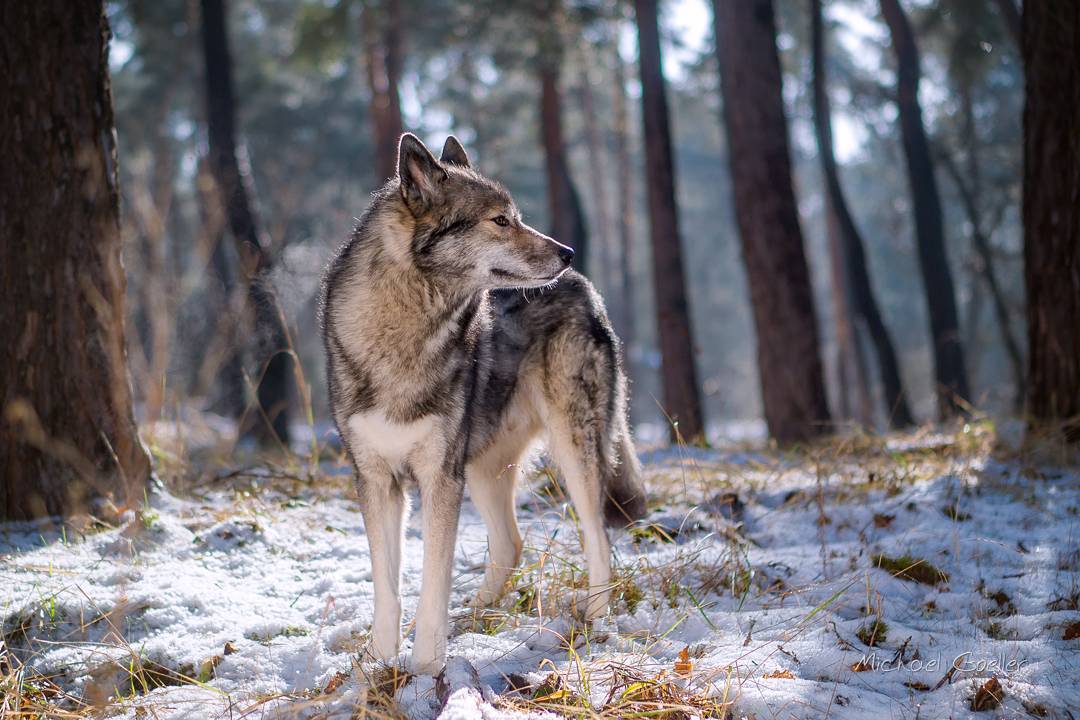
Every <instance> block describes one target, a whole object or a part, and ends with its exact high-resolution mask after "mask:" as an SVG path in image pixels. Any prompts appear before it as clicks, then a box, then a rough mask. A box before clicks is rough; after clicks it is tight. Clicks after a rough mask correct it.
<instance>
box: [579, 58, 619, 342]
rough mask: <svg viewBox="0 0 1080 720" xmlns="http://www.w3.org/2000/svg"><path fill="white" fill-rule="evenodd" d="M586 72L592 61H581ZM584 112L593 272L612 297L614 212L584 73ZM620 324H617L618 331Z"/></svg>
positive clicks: (588, 76)
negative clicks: (593, 219) (592, 213)
mask: <svg viewBox="0 0 1080 720" xmlns="http://www.w3.org/2000/svg"><path fill="white" fill-rule="evenodd" d="M582 60H583V64H584V65H585V66H586V68H587V64H588V62H589V58H587V57H585V58H582ZM581 112H582V115H584V116H585V148H586V152H587V153H588V158H589V184H590V185H592V197H593V203H594V205H595V212H596V233H595V235H594V236H593V237H594V239H595V241H596V244H597V249H598V250H599V252H598V253H597V260H599V266H598V267H597V268H595V270H594V271H593V273H592V274H593V280H594V281H599V285H600V286H601V287H602V288H603V289H604V292H605V294H606V293H610V292H611V291H612V289H613V288H614V287H615V282H614V281H613V280H614V275H615V272H614V258H613V250H614V248H613V247H612V245H613V239H612V237H611V236H612V232H611V212H610V210H609V207H608V189H607V177H608V174H607V172H605V168H604V151H603V142H602V141H601V139H600V129H599V127H597V124H596V100H595V98H594V97H593V91H592V77H591V73H590V72H589V71H588V70H587V69H584V70H583V71H582V82H581ZM610 309H611V310H614V312H612V316H613V317H614V316H618V315H621V313H622V312H623V308H614V307H611V308H610ZM620 325H621V321H620V322H617V323H615V326H616V327H619V326H620Z"/></svg>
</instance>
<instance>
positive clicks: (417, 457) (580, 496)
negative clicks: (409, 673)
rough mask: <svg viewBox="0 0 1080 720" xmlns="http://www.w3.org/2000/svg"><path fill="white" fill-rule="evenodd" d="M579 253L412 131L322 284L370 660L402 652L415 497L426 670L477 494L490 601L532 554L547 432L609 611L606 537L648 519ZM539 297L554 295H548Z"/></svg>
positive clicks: (419, 618) (461, 155) (419, 635)
mask: <svg viewBox="0 0 1080 720" xmlns="http://www.w3.org/2000/svg"><path fill="white" fill-rule="evenodd" d="M573 255H574V251H573V250H572V249H571V248H569V247H566V246H565V245H561V244H559V243H558V242H556V241H555V240H553V239H551V238H549V237H547V236H546V235H543V234H541V233H539V232H537V231H536V230H534V229H533V228H531V227H529V226H528V225H526V224H524V223H523V222H522V221H521V213H520V212H518V209H517V207H515V205H514V201H513V199H512V198H511V197H510V194H509V193H508V192H507V191H506V190H505V189H504V188H503V187H502V186H500V185H499V184H497V183H495V182H493V181H491V180H489V179H487V178H485V177H483V176H482V175H480V174H479V173H478V172H476V171H475V170H474V169H472V168H471V167H470V165H469V160H468V157H467V156H466V154H465V150H464V149H463V148H462V147H461V144H460V143H459V142H458V141H457V139H455V138H454V137H453V136H451V137H450V138H448V139H447V141H446V144H445V146H444V147H443V151H442V157H441V158H440V159H438V160H436V159H435V157H434V156H433V155H432V154H431V153H430V152H429V151H428V149H427V148H426V147H425V146H424V144H423V143H422V142H421V141H420V140H419V139H418V138H417V137H416V136H415V135H411V134H405V135H403V136H402V138H401V142H400V144H399V146H398V175H397V177H395V178H393V179H391V180H390V181H389V182H388V183H387V184H386V185H384V186H383V187H382V188H381V189H380V190H378V191H377V192H376V193H375V194H374V196H373V199H372V202H371V205H370V207H369V208H368V210H367V212H365V213H364V216H363V218H361V220H360V221H359V224H358V225H357V227H356V230H355V232H354V233H353V234H352V236H351V238H350V239H349V240H348V241H346V242H345V243H344V244H343V245H342V246H341V248H340V249H339V250H338V253H337V255H336V256H335V257H334V258H333V260H331V262H330V264H329V266H328V268H327V271H326V274H325V276H324V279H323V297H322V329H323V340H324V343H325V346H326V355H327V376H328V380H329V387H330V405H331V408H332V410H333V415H334V421H335V422H336V423H337V428H338V431H339V433H340V434H341V439H342V442H343V443H344V445H345V448H346V450H347V452H348V454H349V457H350V458H351V459H352V462H353V464H354V465H355V468H356V486H357V490H358V492H359V495H360V507H361V511H362V513H363V516H364V526H365V530H366V532H367V538H368V544H369V546H370V548H371V569H372V579H373V582H374V586H375V588H374V589H375V617H374V620H373V622H372V638H371V653H372V654H373V655H374V656H375V658H377V659H380V660H384V661H389V660H391V659H392V658H394V657H395V656H396V655H397V653H398V645H399V642H400V639H401V638H400V636H401V601H400V599H399V595H398V584H399V580H400V563H401V541H402V525H403V521H404V517H405V514H406V512H407V511H408V503H407V499H406V495H405V492H404V491H405V489H406V488H408V487H410V486H412V485H413V484H415V485H418V486H419V494H420V505H421V509H422V513H423V543H424V563H423V577H422V581H421V588H420V601H419V606H418V608H417V612H416V639H415V642H414V644H413V653H412V667H413V669H414V671H416V672H420V673H429V674H433V673H436V672H438V671H439V670H440V669H441V668H442V666H443V664H444V663H445V660H446V643H447V631H448V627H447V605H448V603H449V596H450V578H451V570H452V567H453V559H454V545H455V538H456V535H457V524H458V514H459V512H460V509H461V498H462V492H463V489H464V486H465V485H466V484H468V486H469V493H470V496H471V497H472V500H473V502H474V503H475V504H476V507H477V509H478V510H479V511H480V514H481V516H482V517H483V519H484V523H485V525H486V526H487V531H488V554H489V564H488V566H487V569H486V572H485V574H484V579H483V583H482V586H481V589H480V592H479V595H478V596H477V598H476V603H477V604H479V605H487V604H490V603H492V602H494V601H496V600H498V599H499V597H500V596H501V595H502V594H503V592H504V590H505V586H506V584H507V581H508V579H509V577H510V573H511V572H512V571H513V569H514V567H515V566H516V565H517V562H518V560H519V559H520V556H521V536H520V534H519V533H518V527H517V520H516V518H515V517H514V492H515V485H516V482H517V478H518V475H519V473H520V463H521V462H522V461H523V460H524V459H525V455H526V451H527V450H528V448H529V446H530V445H531V444H532V443H533V442H534V440H536V439H537V438H539V437H545V438H546V440H547V442H548V447H549V450H550V452H551V455H552V457H553V458H554V460H555V461H556V463H557V464H558V466H559V468H560V469H561V470H562V473H563V476H564V478H565V481H566V487H567V490H568V492H569V494H570V498H571V500H572V501H573V503H574V506H575V508H576V510H577V515H578V518H579V520H580V524H581V529H582V534H583V538H584V546H585V548H584V549H585V554H586V556H587V561H588V562H587V565H588V572H589V595H588V597H587V599H586V602H585V607H584V615H585V617H586V619H593V618H596V617H598V616H600V615H602V614H603V613H604V612H605V611H606V608H607V604H608V598H609V594H610V587H609V585H610V582H611V559H610V546H609V544H608V538H607V535H606V532H605V529H604V520H605V517H606V520H607V523H608V525H611V526H619V525H626V524H627V523H629V522H630V521H632V520H634V519H637V518H639V517H640V516H641V515H642V514H643V513H644V510H645V494H644V490H643V487H642V484H641V480H640V474H641V468H640V465H639V463H638V459H637V455H636V454H635V452H634V446H633V443H632V441H631V438H630V432H629V428H628V424H627V417H626V405H627V400H626V393H627V388H626V379H625V377H624V375H623V371H622V368H621V365H620V350H619V341H618V339H617V338H616V337H615V334H614V333H613V331H612V329H611V325H610V324H609V322H608V319H607V315H606V314H605V312H604V305H603V301H602V300H601V299H600V296H599V294H598V293H597V292H596V289H595V288H593V286H592V285H591V284H590V283H589V281H588V280H586V279H585V278H584V277H583V276H581V275H579V274H578V273H576V272H574V271H573V270H571V269H569V266H570V260H571V258H572V257H573ZM540 289H542V290H543V291H542V292H541V290H540Z"/></svg>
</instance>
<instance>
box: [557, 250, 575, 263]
mask: <svg viewBox="0 0 1080 720" xmlns="http://www.w3.org/2000/svg"><path fill="white" fill-rule="evenodd" d="M559 259H560V260H562V261H563V262H564V263H566V264H567V265H569V264H570V261H571V260H573V259H574V248H569V247H561V248H559Z"/></svg>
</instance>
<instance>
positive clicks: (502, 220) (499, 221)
mask: <svg viewBox="0 0 1080 720" xmlns="http://www.w3.org/2000/svg"><path fill="white" fill-rule="evenodd" d="M491 222H493V223H495V224H496V225H498V226H499V227H510V219H509V218H507V217H506V216H505V215H496V216H495V217H493V218H491Z"/></svg>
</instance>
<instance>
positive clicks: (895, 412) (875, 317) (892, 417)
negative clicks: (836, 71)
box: [811, 0, 914, 428]
mask: <svg viewBox="0 0 1080 720" xmlns="http://www.w3.org/2000/svg"><path fill="white" fill-rule="evenodd" d="M811 2H812V7H811V11H812V12H811V26H812V28H811V45H812V57H811V62H812V65H813V80H812V82H813V106H814V131H815V135H816V137H817V145H818V157H820V158H821V171H822V174H823V175H824V176H825V191H826V194H827V195H828V198H829V202H830V203H831V206H832V209H833V212H834V213H835V215H836V221H837V224H838V226H839V228H838V229H839V231H840V238H841V242H842V246H843V253H844V266H845V268H846V277H847V280H848V282H849V283H850V290H851V292H850V295H849V297H850V298H851V304H852V312H853V313H854V314H855V315H857V316H858V317H860V318H861V319H862V320H863V322H864V323H865V325H866V330H867V332H868V333H869V334H870V340H871V341H872V343H873V345H874V351H875V353H876V355H877V361H878V375H879V377H880V379H881V387H882V392H883V393H884V396H885V411H886V412H885V414H886V417H887V418H888V421H889V426H890V427H893V428H902V427H907V426H909V425H912V424H914V418H913V417H912V415H911V409H910V407H909V406H908V400H907V395H906V393H905V392H904V383H903V381H902V380H901V378H900V364H899V363H898V362H897V359H896V350H895V349H894V348H893V342H892V337H891V336H890V334H889V330H888V328H887V327H886V326H885V321H884V320H883V319H882V317H881V310H879V309H878V303H877V298H876V297H875V296H874V290H873V283H872V282H871V281H870V270H869V268H868V267H867V262H866V251H865V250H864V243H863V240H862V236H861V235H860V234H859V230H858V228H857V227H856V225H855V219H854V218H853V217H852V215H851V210H850V209H849V208H848V204H847V199H846V198H845V197H844V191H843V188H842V187H841V185H840V173H839V170H838V168H837V165H836V155H835V154H834V152H833V137H832V118H831V110H830V108H829V94H828V84H827V81H826V73H825V28H824V24H823V22H822V16H821V0H811Z"/></svg>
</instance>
